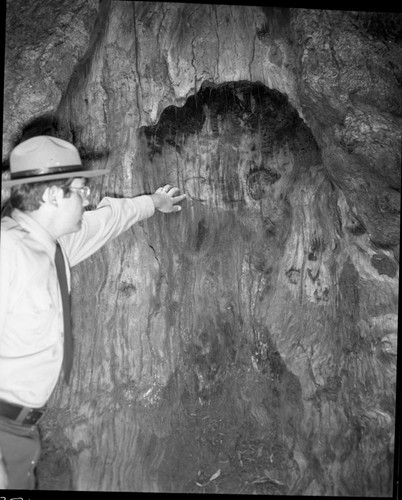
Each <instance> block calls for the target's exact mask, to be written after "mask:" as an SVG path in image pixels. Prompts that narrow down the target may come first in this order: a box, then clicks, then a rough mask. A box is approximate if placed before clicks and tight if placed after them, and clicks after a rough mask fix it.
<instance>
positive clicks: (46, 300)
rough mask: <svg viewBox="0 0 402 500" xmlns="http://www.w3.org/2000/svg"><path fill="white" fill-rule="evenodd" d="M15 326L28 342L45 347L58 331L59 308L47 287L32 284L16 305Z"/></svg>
mask: <svg viewBox="0 0 402 500" xmlns="http://www.w3.org/2000/svg"><path fill="white" fill-rule="evenodd" d="M13 316H14V320H15V322H14V327H15V331H16V332H18V335H21V336H22V337H23V338H24V341H25V342H27V343H28V344H30V345H31V346H32V345H36V346H37V347H38V348H39V347H41V346H42V347H44V346H46V345H48V344H49V341H51V339H52V338H53V337H54V336H55V334H56V332H57V325H58V323H57V321H58V310H57V308H56V307H55V303H54V301H53V300H52V296H51V294H50V293H49V290H48V288H47V287H40V286H31V287H30V288H29V290H27V291H26V292H24V293H23V294H22V296H21V300H20V301H19V302H18V303H17V304H15V306H14V314H13Z"/></svg>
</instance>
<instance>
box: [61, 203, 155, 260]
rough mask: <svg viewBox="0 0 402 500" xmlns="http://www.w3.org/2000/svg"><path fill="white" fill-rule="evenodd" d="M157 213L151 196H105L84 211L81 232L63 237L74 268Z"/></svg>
mask: <svg viewBox="0 0 402 500" xmlns="http://www.w3.org/2000/svg"><path fill="white" fill-rule="evenodd" d="M154 213H155V205H154V202H153V201H152V198H151V197H150V196H148V195H142V196H137V197H135V198H109V197H106V198H103V199H102V200H101V202H100V203H99V205H98V206H97V208H96V209H95V210H92V211H88V212H85V213H84V216H83V222H82V228H81V229H80V231H78V232H77V233H72V234H69V235H65V236H63V237H61V238H60V243H61V245H62V246H63V249H64V251H65V253H66V256H67V258H68V261H69V265H70V267H72V266H75V265H77V264H79V263H80V262H82V261H83V260H84V259H86V258H88V257H89V256H90V255H92V254H93V253H95V252H96V251H97V250H99V249H100V248H101V247H102V246H103V245H104V244H105V243H107V242H108V241H110V240H112V239H113V238H116V237H117V236H119V235H120V234H121V233H123V232H124V231H127V229H129V228H130V227H131V226H132V225H133V224H135V223H137V222H139V221H141V220H145V219H148V218H149V217H151V216H152V215H153V214H154Z"/></svg>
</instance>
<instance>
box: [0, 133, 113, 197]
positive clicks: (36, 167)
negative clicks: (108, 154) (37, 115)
mask: <svg viewBox="0 0 402 500" xmlns="http://www.w3.org/2000/svg"><path fill="white" fill-rule="evenodd" d="M109 172H110V171H109V170H108V169H103V170H88V169H85V168H84V167H83V166H82V162H81V158H80V155H79V153H78V150H77V148H76V147H75V146H73V145H72V144H70V143H69V142H67V141H64V140H63V139H59V138H58V137H51V136H48V135H40V136H37V137H32V138H31V139H27V140H26V141H23V142H21V144H18V146H16V147H15V148H14V149H13V150H12V151H11V154H10V179H4V180H2V184H3V187H11V186H16V185H18V184H29V183H32V182H44V181H54V180H57V179H68V178H69V177H95V176H97V175H104V174H107V173H109Z"/></svg>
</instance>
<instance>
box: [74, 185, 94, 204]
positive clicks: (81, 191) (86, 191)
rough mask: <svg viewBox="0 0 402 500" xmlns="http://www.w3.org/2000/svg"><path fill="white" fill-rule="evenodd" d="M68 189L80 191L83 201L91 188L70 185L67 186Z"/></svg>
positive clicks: (86, 198)
mask: <svg viewBox="0 0 402 500" xmlns="http://www.w3.org/2000/svg"><path fill="white" fill-rule="evenodd" d="M69 189H70V191H73V190H74V191H78V192H79V193H80V196H81V198H82V200H83V201H86V200H88V198H89V195H90V194H91V189H90V188H89V186H82V187H79V188H78V187H77V188H76V187H70V188H69Z"/></svg>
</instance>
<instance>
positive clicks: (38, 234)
mask: <svg viewBox="0 0 402 500" xmlns="http://www.w3.org/2000/svg"><path fill="white" fill-rule="evenodd" d="M154 211H155V206H154V203H153V201H152V198H151V197H150V196H147V195H143V196H137V197H135V198H122V199H116V198H104V199H103V200H102V201H101V202H100V204H99V205H98V207H97V208H96V210H92V211H87V212H85V213H84V216H83V223H82V227H81V229H80V231H78V232H76V233H71V234H68V235H65V236H62V237H61V238H60V239H59V243H60V246H61V248H62V250H63V254H64V257H65V261H66V270H67V280H68V284H69V288H70V287H71V285H70V283H71V280H70V270H69V268H70V267H73V266H75V265H77V264H78V263H80V262H81V261H83V260H84V259H86V258H87V257H89V256H90V255H92V254H93V253H94V252H96V251H97V250H98V249H99V248H101V247H102V246H103V245H104V244H105V243H107V242H108V241H110V240H111V239H113V238H115V237H116V236H118V235H119V234H121V233H122V232H124V231H126V230H127V229H128V228H129V227H130V226H132V225H133V224H135V223H136V222H138V221H141V220H144V219H146V218H148V217H150V216H151V215H153V214H154ZM55 251H56V245H55V241H54V240H53V239H52V237H51V236H50V235H49V233H48V232H47V231H46V230H45V229H44V228H43V227H42V226H40V225H39V224H38V223H37V222H36V221H35V220H34V219H32V218H31V217H30V216H29V215H28V214H27V213H23V212H21V211H19V210H14V211H13V212H12V214H11V217H4V218H3V219H2V221H1V241H0V287H1V288H0V399H3V400H5V401H8V402H9V403H16V404H19V405H22V406H29V407H32V408H39V407H41V406H43V405H44V404H45V403H46V401H47V400H48V398H49V396H50V395H51V393H52V391H53V389H54V387H55V385H56V383H57V380H58V377H59V373H60V369H61V365H62V360H63V309H62V302H61V295H60V288H59V282H58V279H57V272H56V267H55V264H54V257H55Z"/></svg>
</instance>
